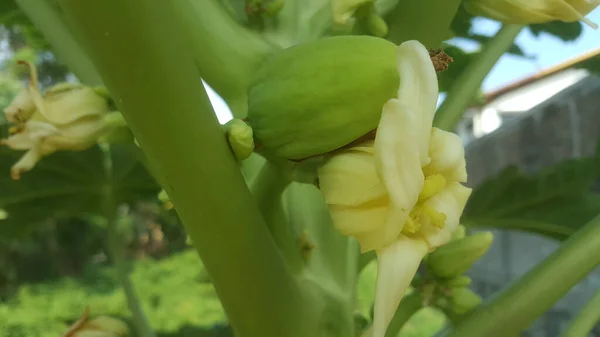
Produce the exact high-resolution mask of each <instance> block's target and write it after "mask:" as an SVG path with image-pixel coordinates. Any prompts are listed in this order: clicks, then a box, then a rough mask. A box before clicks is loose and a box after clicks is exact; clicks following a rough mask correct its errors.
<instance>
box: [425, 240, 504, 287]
mask: <svg viewBox="0 0 600 337" xmlns="http://www.w3.org/2000/svg"><path fill="white" fill-rule="evenodd" d="M493 238H494V237H493V235H492V233H491V232H481V233H476V234H474V235H471V236H467V237H465V238H463V239H460V240H456V241H451V242H449V243H448V244H446V245H443V246H441V247H439V248H438V249H436V250H435V251H434V252H433V253H431V254H429V258H428V259H427V265H428V266H429V270H430V271H431V272H432V274H434V275H435V276H437V277H441V278H454V277H457V276H460V275H462V274H464V273H465V272H466V271H468V270H469V269H470V268H471V266H472V265H473V263H475V261H477V260H478V259H479V258H480V257H481V256H483V254H485V252H487V250H488V249H489V248H490V246H491V245H492V241H493Z"/></svg>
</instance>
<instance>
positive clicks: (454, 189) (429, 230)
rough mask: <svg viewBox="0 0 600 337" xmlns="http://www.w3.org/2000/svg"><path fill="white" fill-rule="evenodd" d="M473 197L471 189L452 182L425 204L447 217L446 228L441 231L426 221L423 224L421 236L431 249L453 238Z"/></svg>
mask: <svg viewBox="0 0 600 337" xmlns="http://www.w3.org/2000/svg"><path fill="white" fill-rule="evenodd" d="M470 195H471V189H470V188H468V187H465V186H463V185H461V184H460V183H458V182H451V183H450V184H448V185H447V186H446V187H445V188H444V190H442V191H441V192H440V193H438V194H436V195H434V196H433V197H431V199H429V200H427V201H426V202H425V204H427V205H428V206H431V207H432V208H433V209H435V210H436V211H438V212H441V213H444V214H445V215H446V223H445V226H444V228H442V229H439V228H437V227H434V226H432V225H431V224H429V223H427V222H426V221H423V222H422V227H421V230H420V231H419V235H422V236H423V238H424V239H425V241H427V243H428V244H429V248H430V249H435V248H437V247H439V246H441V245H444V244H446V243H448V242H449V241H450V239H451V238H452V233H454V231H455V230H456V229H457V227H458V224H459V222H460V216H461V215H462V212H463V210H464V208H465V205H466V204H467V200H468V199H469V196H470Z"/></svg>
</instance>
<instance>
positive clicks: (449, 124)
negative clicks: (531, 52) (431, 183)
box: [433, 25, 523, 131]
mask: <svg viewBox="0 0 600 337" xmlns="http://www.w3.org/2000/svg"><path fill="white" fill-rule="evenodd" d="M521 29H523V26H521V25H503V26H502V28H501V29H500V30H499V31H498V33H497V34H496V35H495V36H494V37H493V38H492V39H491V40H490V41H488V43H487V44H486V45H485V46H484V47H483V50H482V51H481V53H480V54H479V55H478V56H477V57H476V58H475V60H473V61H472V62H471V64H469V66H467V67H466V68H465V69H464V70H463V71H462V72H461V74H460V76H459V77H458V78H457V79H456V80H455V81H454V84H453V87H452V88H450V90H449V91H448V96H447V97H446V99H445V100H444V102H443V103H442V105H441V106H440V107H439V109H438V111H437V112H436V114H435V118H434V120H433V125H434V126H436V127H438V128H440V129H443V130H447V131H454V128H455V127H456V124H457V123H458V122H459V121H460V118H461V117H462V115H463V113H464V112H465V111H466V110H467V108H468V107H469V105H470V104H471V103H473V100H474V97H475V95H476V93H477V91H478V90H479V88H480V87H481V83H482V82H483V80H484V79H485V77H486V76H487V75H488V73H489V72H490V71H491V70H492V68H493V67H494V65H496V62H498V59H500V56H502V55H503V54H504V53H505V52H506V51H507V50H508V48H510V46H512V44H513V41H514V40H515V38H516V37H517V35H519V33H520V32H521Z"/></svg>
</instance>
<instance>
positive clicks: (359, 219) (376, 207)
mask: <svg viewBox="0 0 600 337" xmlns="http://www.w3.org/2000/svg"><path fill="white" fill-rule="evenodd" d="M329 212H330V213H331V218H332V220H333V225H334V226H335V228H336V229H337V230H338V231H339V232H340V233H341V234H343V235H352V236H354V235H356V234H357V233H364V232H369V231H374V230H377V229H378V228H381V227H383V225H384V223H385V219H386V217H387V213H388V210H387V198H386V199H380V200H377V201H375V202H373V203H369V204H367V205H365V206H364V207H348V206H338V205H330V206H329Z"/></svg>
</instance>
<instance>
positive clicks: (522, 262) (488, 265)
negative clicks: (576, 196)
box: [466, 76, 600, 337]
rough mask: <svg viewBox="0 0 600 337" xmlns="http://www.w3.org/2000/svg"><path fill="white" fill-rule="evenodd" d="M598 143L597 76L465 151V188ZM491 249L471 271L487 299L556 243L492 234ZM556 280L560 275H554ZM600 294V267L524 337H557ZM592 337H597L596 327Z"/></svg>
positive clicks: (520, 235)
mask: <svg viewBox="0 0 600 337" xmlns="http://www.w3.org/2000/svg"><path fill="white" fill-rule="evenodd" d="M599 138H600V77H595V76H589V77H587V78H585V79H584V80H582V81H580V82H578V83H577V84H575V85H574V86H572V87H569V88H567V89H565V90H563V91H561V92H560V93H558V94H556V95H555V96H554V97H552V98H551V99H549V100H548V101H546V102H545V103H543V104H542V105H539V106H537V107H535V108H534V109H533V110H531V111H530V112H528V113H526V114H524V115H523V117H522V118H520V119H519V120H516V121H513V122H511V123H507V124H504V125H502V127H501V128H500V129H498V130H497V131H495V132H493V133H491V134H489V135H487V136H485V137H483V138H480V139H478V140H476V141H473V142H472V143H470V144H469V145H468V146H467V154H466V157H467V169H468V172H469V185H471V186H476V185H477V184H479V183H481V182H482V181H484V180H485V179H487V178H490V177H493V176H494V175H495V174H497V173H498V172H499V171H501V170H502V169H503V168H505V167H506V166H508V165H518V166H519V167H521V168H522V170H523V171H524V172H536V171H538V170H539V169H541V168H544V167H546V166H549V165H552V164H554V163H556V162H559V161H561V160H563V159H566V158H573V157H580V156H586V155H590V154H592V153H594V151H595V150H596V145H597V141H598V139H599ZM494 234H495V238H496V240H495V242H494V245H493V247H492V248H491V249H490V251H489V252H488V253H487V255H486V256H485V257H484V258H482V259H481V260H480V261H478V262H477V264H476V265H475V266H474V268H473V270H472V271H471V275H472V277H473V278H474V288H475V289H476V291H478V292H479V293H480V294H481V295H482V296H484V297H487V296H489V295H491V294H492V293H493V292H496V291H498V290H500V289H502V288H503V287H504V286H506V285H507V283H508V282H510V281H512V280H514V279H516V278H518V277H520V276H521V275H523V274H524V273H525V272H527V271H528V270H529V269H531V268H532V267H533V266H535V265H536V264H537V263H538V262H540V261H541V260H543V259H544V258H545V257H547V256H548V255H549V254H551V253H552V252H553V251H554V250H555V249H556V248H557V247H558V243H557V242H553V241H551V240H548V239H545V238H542V237H538V236H534V235H529V234H525V233H517V232H504V231H495V233H494ZM557 276H558V277H560V276H559V275H557ZM598 290H600V268H598V269H597V270H596V271H595V272H594V273H592V274H590V275H589V276H588V277H587V278H586V279H585V280H583V281H582V282H581V283H580V284H579V285H577V286H576V287H575V288H573V289H572V291H571V292H570V293H569V294H568V295H567V296H565V297H564V298H563V299H562V300H561V301H560V302H559V303H557V305H556V306H555V307H554V308H553V309H552V310H551V311H550V312H548V313H547V314H545V316H543V317H542V318H541V319H540V320H538V321H537V322H536V324H535V325H534V326H533V327H532V328H531V329H529V330H528V331H527V332H526V333H524V334H523V336H531V337H538V336H539V337H542V336H543V337H546V336H548V337H551V336H558V335H559V334H560V331H561V330H562V329H563V328H564V326H565V325H566V324H567V323H568V322H569V321H570V319H571V317H572V315H573V314H574V313H577V311H578V310H579V309H580V308H581V306H582V305H583V304H584V303H585V301H586V300H587V299H589V297H590V296H591V295H593V294H594V293H595V292H596V291H598ZM592 336H594V337H600V324H599V325H598V326H597V327H596V329H595V331H594V334H592Z"/></svg>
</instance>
